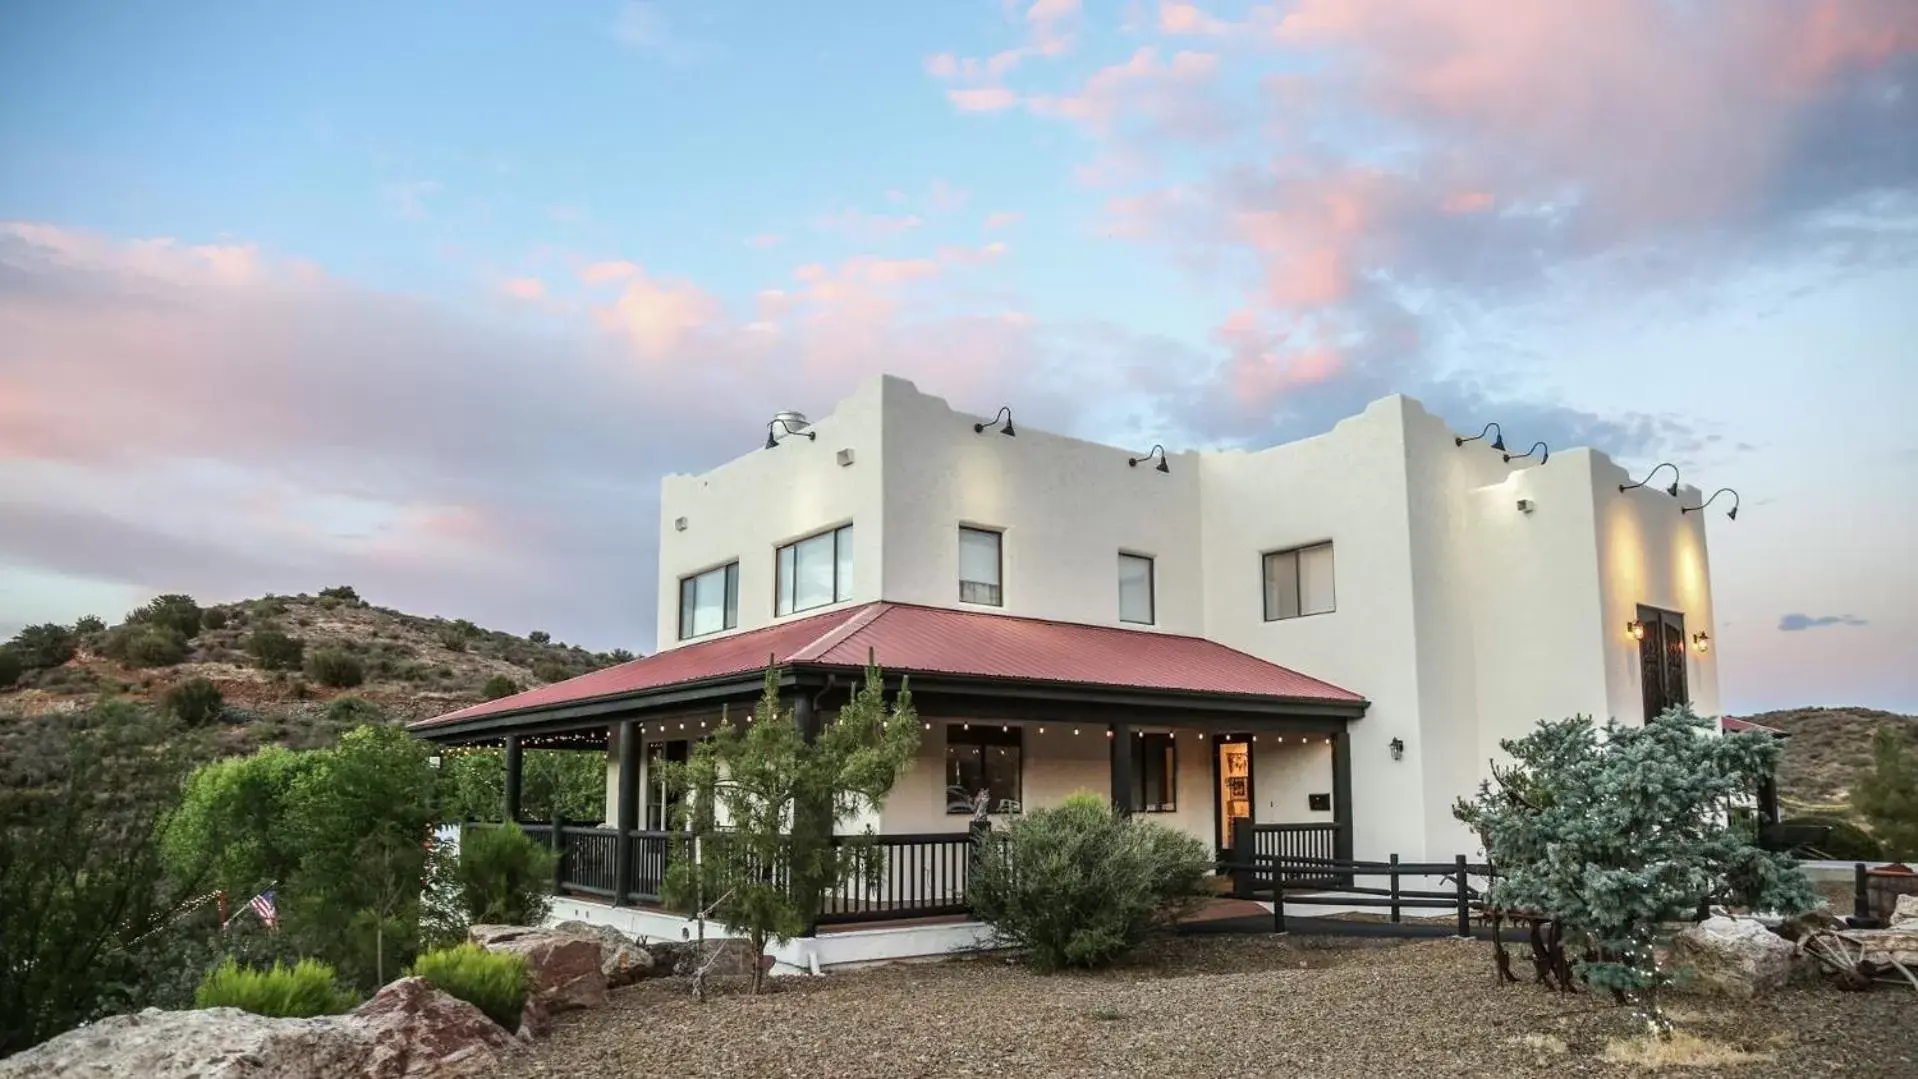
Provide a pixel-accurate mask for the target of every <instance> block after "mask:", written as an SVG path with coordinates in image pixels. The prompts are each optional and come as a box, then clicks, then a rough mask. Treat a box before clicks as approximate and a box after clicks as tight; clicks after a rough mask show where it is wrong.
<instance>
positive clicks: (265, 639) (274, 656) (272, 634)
mask: <svg viewBox="0 0 1918 1079" xmlns="http://www.w3.org/2000/svg"><path fill="white" fill-rule="evenodd" d="M246 651H247V654H248V655H250V656H252V657H253V660H254V662H256V663H258V664H259V665H260V669H261V670H263V671H288V670H293V669H294V668H296V667H298V666H299V665H300V660H301V658H302V657H304V656H305V655H306V642H305V641H303V640H300V639H299V638H298V637H289V636H287V634H286V631H285V630H283V629H281V628H280V627H278V626H276V625H273V624H271V623H267V624H265V625H262V626H259V627H257V628H255V629H254V630H253V633H252V635H251V636H250V637H248V638H247V641H246Z"/></svg>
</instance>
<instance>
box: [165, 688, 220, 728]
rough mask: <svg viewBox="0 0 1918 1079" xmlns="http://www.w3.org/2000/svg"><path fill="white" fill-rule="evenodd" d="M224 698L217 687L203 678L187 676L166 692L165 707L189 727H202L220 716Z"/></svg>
mask: <svg viewBox="0 0 1918 1079" xmlns="http://www.w3.org/2000/svg"><path fill="white" fill-rule="evenodd" d="M224 705H225V700H224V699H223V698H222V697H221V696H220V690H219V687H217V686H215V685H214V684H213V683H212V682H209V681H207V680H206V679H204V678H189V679H187V680H186V681H184V682H181V683H180V684H179V685H177V686H174V687H173V688H172V689H169V690H167V693H166V709H167V711H169V712H171V713H173V715H174V716H175V717H176V718H178V719H179V721H180V722H182V723H184V724H186V725H187V726H189V727H202V726H205V725H206V724H208V723H211V722H213V721H214V720H216V719H218V718H220V711H221V708H222V707H223V706H224Z"/></svg>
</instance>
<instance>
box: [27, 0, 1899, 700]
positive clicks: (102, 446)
mask: <svg viewBox="0 0 1918 1079" xmlns="http://www.w3.org/2000/svg"><path fill="white" fill-rule="evenodd" d="M0 101H4V102H5V103H6V104H5V105H4V106H0V222H4V223H5V224H0V520H4V521H5V522H6V524H5V526H4V527H0V631H5V632H11V631H12V630H13V629H14V628H16V627H17V626H18V625H20V624H24V623H26V622H30V621H39V620H44V619H57V620H61V621H67V620H71V619H72V618H73V617H75V616H77V615H79V614H83V613H89V612H97V613H101V614H105V615H108V616H110V617H111V616H114V615H117V614H118V613H119V612H120V611H121V610H124V609H125V608H126V607H128V606H131V605H132V604H133V603H135V602H137V601H139V600H140V599H141V598H143V597H144V596H146V595H149V594H151V593H153V592H155V591H160V590H176V589H184V590H188V591H192V592H194V593H195V594H196V595H200V596H202V598H204V599H210V600H211V599H221V598H237V597H239V596H244V595H251V594H257V593H259V592H262V591H266V590H277V591H288V592H297V591H312V590H314V589H317V588H319V587H321V586H324V585H327V584H332V583H338V582H340V581H350V582H352V583H354V584H355V585H356V586H358V587H359V588H360V589H361V591H362V592H363V593H366V594H368V595H370V596H372V597H373V598H374V599H375V600H376V601H379V602H384V603H388V604H391V605H394V606H399V607H402V608H406V609H410V610H422V611H431V612H438V613H444V614H447V615H449V616H466V617H472V618H474V619H476V620H478V621H481V622H484V623H487V624H492V625H497V626H499V627H501V628H510V629H517V630H522V631H523V630H525V629H530V628H533V627H535V626H538V627H540V628H546V629H548V630H550V631H551V632H553V633H554V634H555V635H556V636H558V637H560V638H563V639H569V640H578V641H580V642H582V643H585V644H588V645H590V646H594V647H601V648H605V647H613V646H615V645H618V646H624V647H628V648H633V649H635V650H641V651H644V650H647V649H649V648H650V647H651V645H652V641H651V639H650V638H651V632H652V615H651V612H652V610H653V589H654V584H653V580H652V544H653V540H652V536H653V528H654V520H653V503H654V500H655V498H656V488H657V479H658V477H659V475H660V474H661V473H662V472H665V471H673V470H698V469H703V468H706V467H710V466H711V465H712V464H715V463H717V462H719V461H721V460H724V459H726V458H728V457H730V456H732V455H733V454H734V453H736V452H738V451H739V450H740V449H742V448H746V447H748V446H749V444H750V442H751V437H750V429H751V428H752V427H753V423H754V420H755V418H756V417H758V416H759V415H760V414H761V413H764V412H765V411H766V410H767V408H768V407H769V406H772V405H778V406H785V405H788V404H795V405H798V406H800V407H804V408H808V409H812V410H815V411H822V410H824V409H826V408H828V407H830V405H831V404H832V402H833V401H834V400H836V399H837V398H838V397H840V396H841V395H843V394H844V393H845V392H846V391H847V390H848V389H849V388H850V387H851V385H852V384H853V383H854V382H856V381H857V380H858V379H860V378H862V377H865V376H867V375H870V374H872V373H874V372H876V371H879V370H889V371H893V372H895V373H899V374H902V375H905V376H907V377H911V378H913V379H914V380H915V381H917V382H919V384H920V385H921V386H922V387H924V388H926V389H928V390H929V391H932V392H936V393H941V394H944V395H946V396H949V397H950V398H952V399H953V400H954V402H955V403H956V404H958V405H959V406H961V407H970V408H975V409H980V410H985V411H990V410H991V409H992V408H994V407H996V406H997V404H999V403H1001V402H1002V401H1004V400H1012V401H1014V402H1016V403H1017V404H1018V405H1019V407H1020V411H1019V415H1020V418H1021V421H1022V422H1031V423H1033V424H1035V425H1039V426H1045V427H1050V428H1053V429H1059V430H1065V431H1071V432H1074V433H1079V434H1087V435H1097V436H1100V437H1113V436H1117V437H1124V438H1133V439H1136V440H1138V441H1140V442H1142V443H1150V442H1156V441H1163V442H1167V443H1168V444H1173V445H1188V446H1197V445H1258V444H1266V443H1270V442H1273V441H1276V440H1280V439H1285V438H1291V437H1296V436H1299V435H1303V434H1310V433H1312V432H1314V431H1318V430H1323V429H1325V428H1326V427H1328V426H1329V425H1330V424H1331V423H1333V422H1335V421H1336V420H1337V419H1338V418H1339V417H1341V416H1343V415H1346V414H1349V413H1350V412H1352V411H1355V410H1356V409H1357V408H1359V407H1361V406H1362V405H1363V404H1364V402H1365V401H1367V400H1369V399H1371V398H1373V397H1376V396H1379V395H1382V394H1384V393H1390V392H1405V393H1409V394H1411V395H1413V396H1415V397H1418V398H1420V399H1421V400H1422V401H1424V402H1425V403H1426V404H1427V405H1428V406H1430V407H1433V408H1435V409H1437V410H1438V411H1440V412H1441V414H1443V415H1445V416H1446V417H1447V418H1448V419H1450V420H1451V421H1452V422H1453V423H1454V425H1455V426H1459V427H1466V426H1471V427H1473V428H1474V429H1475V428H1476V426H1477V425H1478V424H1480V423H1482V422H1483V421H1484V420H1485V419H1499V420H1501V421H1502V422H1504V423H1505V424H1506V426H1507V429H1508V430H1510V431H1512V432H1513V434H1514V435H1515V436H1522V437H1523V438H1525V439H1526V440H1527V441H1529V440H1530V439H1531V438H1533V437H1538V438H1545V439H1547V440H1548V441H1551V442H1552V444H1553V445H1554V446H1559V445H1571V444H1580V443H1585V444H1593V445H1596V446H1598V447H1599V448H1601V449H1605V450H1607V451H1608V452H1611V453H1613V454H1614V455H1615V456H1618V457H1620V458H1621V459H1624V460H1627V461H1630V462H1634V463H1640V464H1644V465H1649V464H1651V463H1655V462H1656V461H1659V460H1673V461H1675V462H1677V463H1679V464H1680V465H1681V467H1682V468H1683V469H1684V472H1685V478H1686V480H1687V481H1688V482H1693V483H1697V484H1698V485H1700V486H1701V487H1704V488H1706V489H1708V490H1709V489H1711V488H1714V487H1717V486H1721V485H1730V486H1733V487H1736V488H1738V489H1739V490H1740V492H1741V493H1742V494H1743V496H1744V499H1745V502H1744V509H1743V510H1742V511H1741V513H1740V518H1739V520H1738V521H1737V522H1730V521H1727V520H1725V519H1724V518H1722V517H1714V518H1713V520H1712V522H1711V525H1710V529H1711V543H1712V559H1713V571H1714V581H1715V587H1716V593H1717V600H1718V606H1719V611H1720V640H1719V656H1720V660H1721V664H1722V667H1721V670H1722V672H1723V682H1724V685H1723V689H1724V692H1725V696H1726V698H1727V701H1728V703H1729V704H1730V705H1731V706H1732V707H1734V708H1736V709H1740V710H1745V709H1752V708H1759V707H1771V706H1785V705H1798V704H1814V703H1825V704H1874V705H1879V706H1884V707H1898V708H1904V709H1907V710H1911V709H1918V676H1915V675H1914V674H1913V673H1912V672H1913V666H1914V665H1913V664H1911V663H1910V660H1911V658H1912V655H1913V642H1914V641H1918V615H1914V613H1913V611H1914V609H1918V603H1914V602H1912V601H1913V600H1914V599H1915V598H1918V570H1914V568H1913V567H1912V564H1911V559H1910V558H1909V557H1908V554H1907V552H1908V551H1909V550H1911V549H1913V548H1914V547H1915V546H1918V510H1915V509H1914V508H1913V503H1914V501H1918V500H1914V499H1912V498H1911V497H1910V494H1909V492H1912V491H1915V490H1918V437H1914V436H1913V435H1912V434H1911V433H1910V430H1909V424H1908V419H1907V415H1908V412H1909V409H1910V406H1911V404H1912V402H1913V401H1914V400H1918V392H1914V391H1918V364H1914V362H1913V361H1912V358H1911V349H1910V342H1911V341H1912V340H1914V339H1918V304H1914V303H1912V302H1911V299H1910V298H1911V297H1912V296H1918V270H1914V266H1913V255H1914V253H1918V139H1914V138H1912V133H1913V132H1914V131H1918V7H1914V6H1912V5H1909V4H1905V3H1900V2H1898V0H1781V2H1779V3H1775V4H1766V5H1745V4H1733V3H1729V2H1720V3H1679V2H1676V0H1568V2H1566V3H1564V4H1560V5H1541V6H1538V7H1511V6H1509V5H1503V4H1499V3H1496V2H1494V0H1450V2H1440V0H1394V2H1386V0H1298V2H1295V3H1277V4H1270V5H1264V4H1249V5H1248V4H1244V3H1238V4H1223V3H1222V4H1219V5H1216V6H1212V5H1198V6H1194V5H1191V4H1185V3H1142V2H1132V3H1096V2H1088V3H1085V4H1084V5H1083V6H1082V5H1080V4H1078V3H1075V2H1072V0H1039V2H1038V3H1030V2H1025V0H1019V2H1012V0H942V2H939V3H926V4H916V5H911V6H910V7H908V6H905V5H895V4H886V3H878V2H876V0H875V2H868V3H841V4H810V5H800V4H763V3H744V2H737V3H728V2H717V0H716V2H709V3H698V4H694V3H679V2H674V0H659V2H651V3H645V2H631V3H600V4H586V3H582V4H568V5H531V4H524V3H506V2H494V3H460V4H453V3H413V4H404V5H393V4H372V3H341V4H333V5H327V6H325V7H320V8H305V9H298V8H291V7H288V6H286V5H271V6H262V5H257V4H238V3H199V4H194V5H185V6H183V5H127V4H107V3H70V4H65V5H45V4H42V5H10V6H9V7H8V8H7V9H6V10H5V11H4V13H0ZM1028 417H1030V420H1028ZM742 432H745V433H744V434H742ZM742 439H743V440H744V441H742ZM1793 616H1798V617H1793Z"/></svg>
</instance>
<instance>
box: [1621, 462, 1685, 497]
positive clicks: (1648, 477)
mask: <svg viewBox="0 0 1918 1079" xmlns="http://www.w3.org/2000/svg"><path fill="white" fill-rule="evenodd" d="M1661 468H1669V469H1671V470H1672V485H1671V486H1670V487H1667V488H1665V493H1666V494H1668V495H1671V496H1672V497H1673V498H1677V497H1678V466H1677V465H1675V464H1672V463H1671V462H1670V461H1660V462H1659V463H1658V464H1657V465H1656V466H1654V467H1653V468H1652V470H1651V471H1650V472H1647V473H1645V478H1644V479H1642V480H1639V481H1638V482H1637V483H1621V484H1619V485H1618V490H1619V493H1621V494H1623V493H1624V492H1626V491H1629V490H1631V489H1632V488H1634V487H1643V486H1645V485H1646V484H1648V483H1650V482H1652V477H1653V476H1656V475H1658V470H1659V469H1661Z"/></svg>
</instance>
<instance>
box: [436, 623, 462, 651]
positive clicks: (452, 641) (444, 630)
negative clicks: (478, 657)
mask: <svg viewBox="0 0 1918 1079" xmlns="http://www.w3.org/2000/svg"><path fill="white" fill-rule="evenodd" d="M434 636H435V637H436V638H438V640H439V642H440V647H441V648H444V649H446V650H447V651H449V652H464V651H466V634H465V632H463V631H462V630H460V629H459V628H457V627H455V626H441V627H440V628H439V632H437V633H435V634H434Z"/></svg>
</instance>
